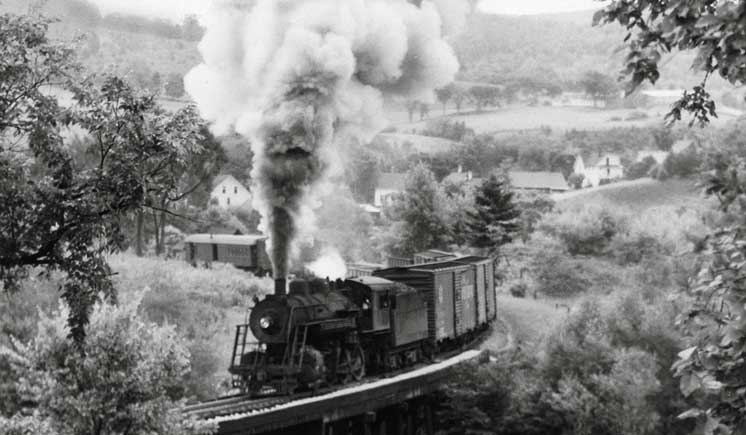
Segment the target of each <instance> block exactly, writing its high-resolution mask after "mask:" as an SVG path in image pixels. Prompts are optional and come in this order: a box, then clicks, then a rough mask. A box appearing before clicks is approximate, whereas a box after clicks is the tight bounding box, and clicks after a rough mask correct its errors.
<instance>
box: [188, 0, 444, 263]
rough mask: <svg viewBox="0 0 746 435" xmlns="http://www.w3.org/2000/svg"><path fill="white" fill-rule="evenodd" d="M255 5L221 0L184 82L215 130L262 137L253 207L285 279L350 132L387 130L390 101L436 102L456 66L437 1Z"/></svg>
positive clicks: (298, 0)
mask: <svg viewBox="0 0 746 435" xmlns="http://www.w3.org/2000/svg"><path fill="white" fill-rule="evenodd" d="M254 3H255V4H254ZM251 4H252V6H249V3H245V2H241V1H239V0H228V1H222V2H220V3H219V4H218V5H217V6H216V7H215V8H214V10H213V11H212V12H211V13H210V14H209V15H208V16H207V17H205V19H204V20H203V22H204V23H205V24H206V26H207V32H206V34H205V37H204V39H203V40H202V42H201V43H200V47H199V48H200V52H201V54H202V57H203V63H202V64H200V65H199V66H197V67H196V68H194V69H193V70H192V71H191V72H190V73H189V74H188V75H187V77H186V79H185V82H186V87H187V91H188V92H189V93H190V94H191V95H192V97H193V98H194V99H195V101H196V102H197V104H198V105H199V108H200V111H201V112H202V115H203V116H204V117H205V118H206V119H207V120H209V121H210V122H211V123H212V124H213V128H214V130H215V131H216V133H225V132H228V131H231V130H235V131H237V132H238V133H240V134H242V135H244V136H246V137H247V138H248V139H249V140H250V141H251V143H252V149H253V151H254V159H255V160H254V168H253V173H252V178H253V180H254V183H255V189H254V205H255V207H256V208H257V209H258V210H259V211H260V212H261V213H262V216H263V223H262V225H263V228H264V230H265V231H267V232H268V234H269V235H270V257H271V259H272V262H273V266H274V269H275V270H274V273H275V276H276V277H281V276H285V275H287V272H288V270H287V269H288V256H289V253H290V252H291V247H292V243H293V242H294V240H296V239H297V237H298V236H299V235H300V233H301V232H303V231H304V230H306V228H303V223H304V222H306V219H305V218H306V216H307V215H308V214H309V210H312V208H313V206H314V199H313V198H314V195H313V194H314V192H315V191H316V190H317V189H318V187H319V185H320V184H321V183H322V182H323V181H324V178H325V176H326V174H327V173H328V171H329V168H330V166H333V165H334V164H335V162H336V161H338V156H339V154H338V153H339V149H338V147H339V146H340V145H341V143H340V142H342V141H343V138H349V137H350V135H354V136H357V137H359V138H362V139H363V140H366V139H369V138H370V137H371V136H372V135H373V134H375V133H376V132H378V131H379V130H380V129H381V128H382V127H383V126H384V125H385V124H384V118H383V110H382V101H383V98H385V97H402V98H407V99H417V100H420V101H433V89H435V88H437V87H440V86H443V85H446V84H448V83H450V82H451V81H452V80H453V77H454V74H455V73H456V71H457V70H458V61H457V60H456V57H455V55H454V54H453V51H452V50H451V48H450V47H449V46H448V44H447V43H446V42H445V41H444V40H443V34H442V27H443V23H442V21H441V18H440V15H439V13H438V9H437V8H436V7H435V5H434V4H433V3H432V2H430V1H424V2H422V4H421V6H420V7H417V6H414V5H413V4H410V3H408V2H407V1H405V0H258V1H256V2H251Z"/></svg>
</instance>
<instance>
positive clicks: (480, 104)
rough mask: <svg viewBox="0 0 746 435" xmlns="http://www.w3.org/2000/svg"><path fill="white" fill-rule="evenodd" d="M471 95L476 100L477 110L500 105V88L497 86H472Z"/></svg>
mask: <svg viewBox="0 0 746 435" xmlns="http://www.w3.org/2000/svg"><path fill="white" fill-rule="evenodd" d="M469 94H470V95H471V97H472V98H473V99H474V102H475V103H476V105H477V110H482V109H483V108H485V107H490V106H495V105H499V104H500V101H499V98H500V88H498V87H497V86H481V85H480V86H472V87H471V88H469Z"/></svg>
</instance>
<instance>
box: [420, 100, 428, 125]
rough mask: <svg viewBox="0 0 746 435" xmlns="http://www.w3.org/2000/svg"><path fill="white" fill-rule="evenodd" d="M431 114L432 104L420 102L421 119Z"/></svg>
mask: <svg viewBox="0 0 746 435" xmlns="http://www.w3.org/2000/svg"><path fill="white" fill-rule="evenodd" d="M429 116H430V105H429V104H426V103H420V121H422V120H423V119H425V118H427V117H429Z"/></svg>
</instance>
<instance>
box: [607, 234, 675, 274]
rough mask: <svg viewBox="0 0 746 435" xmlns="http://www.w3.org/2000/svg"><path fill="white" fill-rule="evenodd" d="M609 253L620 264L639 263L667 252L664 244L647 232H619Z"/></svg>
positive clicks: (610, 246)
mask: <svg viewBox="0 0 746 435" xmlns="http://www.w3.org/2000/svg"><path fill="white" fill-rule="evenodd" d="M607 252H608V254H609V255H610V256H611V257H612V258H613V259H614V260H615V261H616V262H617V263H619V264H621V265H623V266H626V265H629V264H639V263H640V262H642V261H643V260H646V261H648V260H651V259H653V258H655V257H657V256H659V255H661V254H664V253H667V252H666V250H665V249H664V247H663V245H661V243H660V242H659V241H658V239H656V238H655V237H653V236H650V235H648V234H645V233H635V234H629V233H625V234H618V235H617V236H616V237H614V238H613V239H612V241H611V243H610V244H609V247H608V250H607Z"/></svg>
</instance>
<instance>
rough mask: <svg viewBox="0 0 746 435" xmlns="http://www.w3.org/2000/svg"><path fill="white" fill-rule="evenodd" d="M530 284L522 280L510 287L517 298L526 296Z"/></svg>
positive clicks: (511, 292)
mask: <svg viewBox="0 0 746 435" xmlns="http://www.w3.org/2000/svg"><path fill="white" fill-rule="evenodd" d="M527 291H528V286H527V285H526V283H525V282H520V283H518V284H515V285H513V286H511V287H510V294H511V295H512V296H513V297H515V298H525V297H526V292H527Z"/></svg>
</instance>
